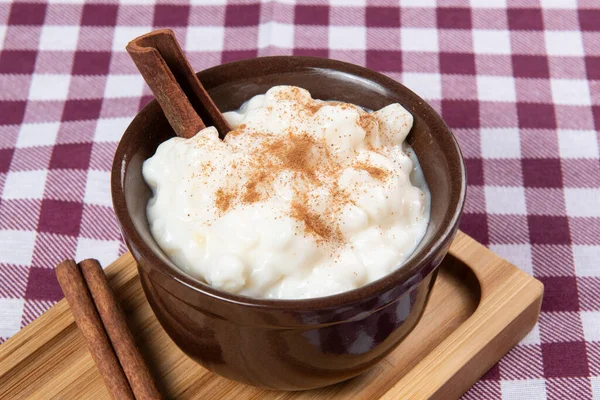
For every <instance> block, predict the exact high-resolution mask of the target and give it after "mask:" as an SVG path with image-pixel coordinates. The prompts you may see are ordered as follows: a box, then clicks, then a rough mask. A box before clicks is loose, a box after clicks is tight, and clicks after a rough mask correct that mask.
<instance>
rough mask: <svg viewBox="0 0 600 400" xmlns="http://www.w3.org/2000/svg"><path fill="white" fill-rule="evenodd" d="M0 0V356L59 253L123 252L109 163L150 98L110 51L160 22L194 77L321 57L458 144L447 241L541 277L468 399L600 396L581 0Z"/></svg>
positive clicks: (590, 8)
mask: <svg viewBox="0 0 600 400" xmlns="http://www.w3.org/2000/svg"><path fill="white" fill-rule="evenodd" d="M6 1H7V0H0V50H1V52H0V194H1V196H0V342H2V341H4V340H6V338H8V337H10V336H11V335H13V334H15V333H16V332H17V331H18V330H19V329H20V328H22V327H23V326H25V325H27V324H28V323H29V322H31V321H32V320H33V319H34V318H36V317H37V316H39V315H40V314H41V313H42V312H43V311H44V310H46V309H47V308H49V307H50V306H52V305H53V304H54V303H55V302H56V301H57V300H58V299H60V297H61V292H60V289H59V287H58V284H57V282H56V279H55V277H54V271H53V270H52V267H53V266H54V265H55V264H56V263H57V262H58V261H60V260H61V259H63V258H65V257H74V258H76V259H83V258H85V257H90V256H91V257H96V258H99V259H100V260H101V261H102V263H103V264H104V265H107V264H108V263H109V262H111V261H112V260H113V259H115V258H116V257H117V256H118V255H119V254H121V253H123V252H124V251H125V250H126V249H125V247H124V245H123V243H122V241H121V238H120V235H119V231H118V228H117V224H116V221H115V218H114V216H113V212H112V209H111V201H110V193H109V185H108V182H109V168H110V165H111V160H112V155H113V152H114V150H115V148H116V145H117V142H118V140H119V138H120V135H121V133H122V132H123V131H124V129H125V127H126V126H127V125H128V123H129V121H130V120H131V119H132V117H133V116H134V114H135V113H136V112H137V111H138V110H139V109H140V107H141V106H142V105H144V104H145V103H147V102H148V101H149V100H150V98H151V96H150V92H149V90H148V88H147V87H146V86H145V84H144V82H143V80H142V78H141V77H140V76H139V74H138V73H137V71H136V69H135V67H134V65H133V63H132V62H131V61H130V59H129V56H128V55H127V53H126V52H125V44H126V43H127V42H128V41H129V40H131V39H132V38H134V37H135V36H138V35H140V34H142V33H145V32H148V31H150V30H152V29H153V28H157V27H171V28H173V30H174V31H175V33H176V35H177V37H178V39H179V40H180V41H181V43H182V45H183V47H184V49H185V50H186V52H187V55H188V56H189V59H190V61H191V63H192V65H193V66H194V68H195V69H197V70H201V69H204V68H207V67H210V66H213V65H216V64H219V63H223V62H227V61H232V60H237V59H241V58H247V57H256V56H265V55H286V54H296V55H313V56H320V57H331V58H337V59H341V60H345V61H349V62H352V63H356V64H361V65H365V66H367V67H369V68H372V69H375V70H378V71H381V72H383V73H385V74H388V75H390V76H391V77H393V78H395V79H397V80H399V81H400V82H403V83H404V84H405V85H407V86H408V87H410V88H412V89H413V90H414V91H415V92H417V93H419V94H420V95H421V96H422V97H424V98H425V99H426V100H428V101H429V102H430V103H431V104H432V105H433V106H434V107H435V108H436V109H437V110H439V111H440V112H441V114H442V115H443V117H444V118H445V119H446V121H447V123H448V124H449V125H450V127H451V128H453V131H454V133H455V134H456V136H457V137H458V139H459V141H460V144H461V146H462V149H463V152H464V155H465V158H466V163H467V168H468V183H469V194H468V198H467V205H466V209H465V214H464V217H463V220H462V224H461V228H462V229H463V230H464V231H465V232H467V233H468V234H470V235H471V236H473V237H474V238H475V239H477V240H478V241H480V242H482V243H483V244H485V245H487V246H489V247H490V248H491V249H492V250H493V251H495V252H496V253H498V254H500V255H501V256H503V257H505V258H506V259H508V260H509V261H511V262H513V263H514V264H516V265H517V266H519V267H521V268H522V269H524V270H525V271H527V272H529V273H531V274H533V275H534V276H536V277H537V278H538V279H540V280H541V281H542V282H543V283H544V285H545V288H546V292H545V297H544V301H543V304H542V314H541V317H540V322H539V324H538V326H536V328H535V329H534V331H533V332H532V333H531V334H529V335H528V336H527V338H526V339H525V340H523V342H521V343H520V344H519V345H518V346H517V347H516V348H515V349H514V350H513V351H511V352H510V353H509V354H508V355H507V356H506V357H504V358H503V359H502V360H501V361H500V362H499V363H498V365H496V366H495V367H494V368H493V369H492V370H491V371H489V372H488V373H487V374H486V375H485V377H484V378H483V379H482V380H480V381H479V382H478V383H477V384H476V385H475V387H474V388H473V389H472V390H471V391H470V392H468V393H467V394H466V395H465V398H466V399H499V398H502V399H519V400H521V399H544V398H548V399H567V398H569V399H600V264H599V263H600V261H599V259H600V156H599V133H598V131H599V130H600V2H598V1H597V0H580V1H576V0H471V1H468V0H444V1H442V0H440V1H438V2H437V3H436V2H435V1H434V0H400V1H399V3H400V6H399V5H398V1H397V0H395V1H392V0H385V1H375V0H331V3H330V4H329V3H327V2H325V1H319V0H297V1H294V0H281V1H277V0H275V1H269V2H266V1H265V2H263V3H259V2H256V1H235V2H233V1H232V2H226V1H225V0H206V1H203V0H192V1H191V4H190V3H188V2H185V1H183V0H175V1H171V2H168V3H167V2H162V1H161V2H159V3H156V2H155V0H121V1H120V2H114V1H101V2H96V1H94V2H90V3H85V4H84V3H81V2H79V1H77V0H49V1H48V2H36V0H23V1H21V0H18V1H14V2H11V1H10V0H8V2H6Z"/></svg>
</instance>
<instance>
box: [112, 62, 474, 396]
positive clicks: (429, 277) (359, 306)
mask: <svg viewBox="0 0 600 400" xmlns="http://www.w3.org/2000/svg"><path fill="white" fill-rule="evenodd" d="M198 76H199V77H200V80H201V81H202V83H203V84H204V86H205V87H206V89H207V90H208V92H209V94H210V95H211V97H212V98H213V100H214V101H215V103H216V104H217V106H218V107H219V108H220V109H221V111H230V110H235V109H238V108H239V107H240V106H241V105H242V103H244V102H245V101H246V100H248V99H250V98H251V97H252V96H254V95H257V94H261V93H265V92H266V91H267V90H268V89H269V88H271V87H272V86H275V85H282V84H285V85H296V86H300V87H303V88H305V89H307V90H308V91H309V92H310V93H311V95H312V96H313V97H314V98H317V99H323V100H339V101H344V102H348V103H354V104H357V105H359V106H362V107H365V108H367V109H371V110H378V109H380V108H382V107H384V106H386V105H388V104H391V103H400V104H401V105H402V106H404V107H405V108H406V109H407V110H408V111H409V112H411V113H412V114H413V116H414V126H413V128H412V130H411V132H410V134H409V136H408V139H407V140H408V143H409V144H410V145H411V146H412V147H413V149H414V151H415V153H416V155H417V157H418V159H419V161H420V164H421V167H422V170H423V173H424V175H425V179H426V181H427V184H428V186H429V189H430V192H431V213H430V222H429V225H428V228H427V232H426V234H425V237H424V238H423V240H422V242H421V243H420V245H419V246H418V247H417V249H416V251H415V252H414V253H413V255H412V256H411V257H410V258H409V259H408V260H407V262H406V263H405V265H403V266H402V267H401V268H399V269H397V270H396V271H394V272H392V273H391V274H389V275H387V276H385V277H383V278H381V279H379V280H377V281H375V282H372V283H370V284H368V285H365V286H363V287H360V288H358V289H355V290H352V291H349V292H344V293H340V294H337V295H333V296H328V297H321V298H314V299H306V300H265V299H254V298H249V297H244V296H239V295H235V294H231V293H227V292H223V291H221V290H218V289H215V288H212V287H211V286H209V285H207V284H205V283H203V282H201V281H199V280H196V279H194V278H192V277H190V276H188V275H187V274H185V273H184V272H182V271H181V270H179V269H178V268H177V267H176V266H175V265H174V264H173V263H172V262H171V261H170V260H169V259H168V258H167V256H166V255H165V254H164V253H163V251H162V250H161V249H160V247H159V246H158V245H157V244H156V242H155V241H154V239H153V238H152V235H151V233H150V230H149V226H148V219H147V217H146V206H147V203H148V200H149V199H150V197H151V191H150V188H149V187H148V186H147V185H146V183H145V182H144V179H143V177H142V164H143V162H144V161H145V160H146V159H148V158H149V157H151V156H152V155H153V154H154V152H155V151H156V148H157V147H158V145H159V144H160V143H162V142H163V141H165V140H167V139H169V138H170V137H172V136H174V133H173V130H172V129H171V128H170V126H169V124H168V122H167V120H166V118H165V116H164V114H163V113H162V110H161V109H160V106H159V105H158V103H157V102H156V101H155V100H154V101H152V102H150V103H149V104H148V105H147V106H146V107H145V108H144V109H143V110H142V111H140V113H139V114H138V115H137V116H136V117H135V118H134V120H133V121H132V122H131V124H130V125H129V127H128V128H127V130H126V131H125V133H124V135H123V138H122V139H121V142H120V143H119V146H118V148H117V151H116V154H115V158H114V162H113V169H112V177H111V190H112V197H113V204H114V209H115V213H116V215H117V219H118V222H119V224H120V226H121V230H122V233H123V236H124V238H125V241H126V242H127V246H128V247H129V249H130V251H131V253H132V254H133V257H134V258H135V260H136V261H137V263H138V272H139V275H140V279H141V282H142V285H143V288H144V292H145V294H146V297H147V299H148V301H149V303H150V305H151V307H152V309H153V311H154V313H155V314H156V317H157V318H158V320H159V322H160V323H161V325H162V327H163V328H164V329H165V331H166V332H167V333H168V335H169V336H170V337H171V338H172V339H173V341H174V342H175V343H176V344H177V345H178V346H179V348H180V349H181V350H183V352H185V353H186V354H187V355H188V356H189V357H191V358H193V359H194V360H196V361H197V362H199V363H201V364H202V365H203V366H204V367H206V368H208V369H210V370H212V371H214V372H216V373H218V374H220V375H222V376H225V377H227V378H230V379H234V380H237V381H240V382H243V383H247V384H250V385H255V386H260V387H265V388H271V389H281V390H301V389H310V388H316V387H321V386H326V385H329V384H333V383H336V382H340V381H343V380H346V379H349V378H351V377H354V376H356V375H358V374H360V373H362V372H364V371H366V370H367V369H368V368H369V367H371V366H373V365H374V364H375V363H377V362H378V361H379V360H381V359H382V358H383V357H385V355H387V354H388V353H389V352H390V351H392V350H393V349H394V348H395V347H396V346H397V345H398V343H400V341H401V340H402V339H403V338H404V337H405V336H406V335H407V334H408V333H410V331H411V330H412V329H413V328H414V327H415V325H416V324H417V322H418V321H419V318H420V316H421V315H422V313H423V310H424V307H425V305H426V303H427V299H428V297H429V293H430V291H431V288H432V286H433V283H434V281H435V277H436V274H437V267H438V266H439V264H440V262H441V260H442V259H443V258H444V256H445V255H446V253H447V252H448V248H449V245H450V242H451V241H452V239H453V238H454V235H455V233H456V230H457V227H458V221H459V218H460V214H461V212H462V207H463V203H464V198H465V168H464V164H463V159H462V156H461V153H460V149H459V147H458V144H457V142H456V140H455V138H454V136H453V135H452V133H451V132H450V130H449V129H448V127H447V126H446V124H445V123H444V122H443V121H442V119H441V117H440V116H439V115H438V114H437V113H436V112H435V111H434V110H433V108H431V106H429V105H428V104H427V103H426V102H425V101H424V100H422V99H421V98H420V97H418V96H417V95H416V94H415V93H413V92H412V91H410V90H409V89H407V88H406V87H404V86H403V85H401V84H400V83H398V82H396V81H394V80H392V79H390V78H388V77H386V76H384V75H381V74H379V73H376V72H373V71H371V70H368V69H366V68H362V67H359V66H355V65H352V64H347V63H344V62H340V61H334V60H328V59H318V58H310V57H291V56H282V57H265V58H255V59H250V60H244V61H238V62H234V63H229V64H224V65H220V66H217V67H213V68H210V69H207V70H205V71H202V72H200V73H198Z"/></svg>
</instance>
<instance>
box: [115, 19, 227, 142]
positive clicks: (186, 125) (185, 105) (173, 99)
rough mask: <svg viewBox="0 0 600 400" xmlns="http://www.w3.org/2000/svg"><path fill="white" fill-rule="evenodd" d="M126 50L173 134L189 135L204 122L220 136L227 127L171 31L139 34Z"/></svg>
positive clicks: (203, 125)
mask: <svg viewBox="0 0 600 400" xmlns="http://www.w3.org/2000/svg"><path fill="white" fill-rule="evenodd" d="M126 49H127V52H128V53H129V55H130V56H131V59H132V60H133V62H134V63H135V65H136V66H137V68H138V70H139V71H140V73H141V74H142V76H143V77H144V79H145V80H146V83H148V86H150V89H151V90H152V93H154V97H156V100H157V101H158V103H159V104H160V106H161V108H162V110H163V112H164V113H165V116H166V117H167V119H168V120H169V123H170V124H171V127H172V128H173V130H174V131H175V133H176V134H177V136H180V137H184V138H190V137H192V136H194V135H195V134H196V133H198V131H199V130H201V129H203V128H205V127H206V125H212V126H214V127H215V128H217V131H219V137H220V138H221V139H223V138H224V137H225V135H226V134H227V132H229V131H230V130H231V127H230V126H229V124H228V123H227V121H226V120H225V118H224V117H223V114H221V112H220V111H219V109H218V108H217V106H216V105H215V103H214V102H213V101H212V99H211V98H210V96H209V95H208V93H207V92H206V90H205V89H204V86H202V83H201V82H200V80H199V79H198V77H197V76H196V74H195V73H194V70H193V69H192V67H191V65H190V63H189V61H188V60H187V58H186V57H185V55H184V54H183V50H182V49H181V46H179V43H178V42H177V39H176V38H175V34H174V33H173V31H172V30H170V29H159V30H156V31H152V32H150V33H147V34H145V35H142V36H139V37H137V38H135V39H134V40H132V41H131V42H129V44H127V47H126Z"/></svg>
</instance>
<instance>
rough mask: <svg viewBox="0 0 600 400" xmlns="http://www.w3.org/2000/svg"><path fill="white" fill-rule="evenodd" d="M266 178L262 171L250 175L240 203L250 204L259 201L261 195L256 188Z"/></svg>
mask: <svg viewBox="0 0 600 400" xmlns="http://www.w3.org/2000/svg"><path fill="white" fill-rule="evenodd" d="M266 177H267V174H266V172H264V171H257V172H256V173H254V174H253V175H252V177H251V178H250V180H249V181H248V183H246V185H245V188H246V191H245V192H244V196H243V197H242V203H245V204H252V203H256V202H257V201H260V200H261V195H260V193H259V191H258V190H257V189H256V187H257V186H258V185H259V184H261V183H262V182H264V181H265V179H266Z"/></svg>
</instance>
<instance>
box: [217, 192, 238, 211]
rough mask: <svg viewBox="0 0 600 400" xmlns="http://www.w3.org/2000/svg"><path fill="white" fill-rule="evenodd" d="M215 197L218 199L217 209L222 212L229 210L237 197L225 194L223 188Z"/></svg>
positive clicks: (229, 193)
mask: <svg viewBox="0 0 600 400" xmlns="http://www.w3.org/2000/svg"><path fill="white" fill-rule="evenodd" d="M215 195H216V197H217V198H216V200H215V205H216V206H217V208H218V209H219V210H221V211H222V212H225V211H227V210H229V207H231V201H232V200H233V199H234V197H235V196H234V194H233V193H231V192H225V191H224V190H223V189H222V188H220V189H219V190H217V192H216V193H215Z"/></svg>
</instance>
